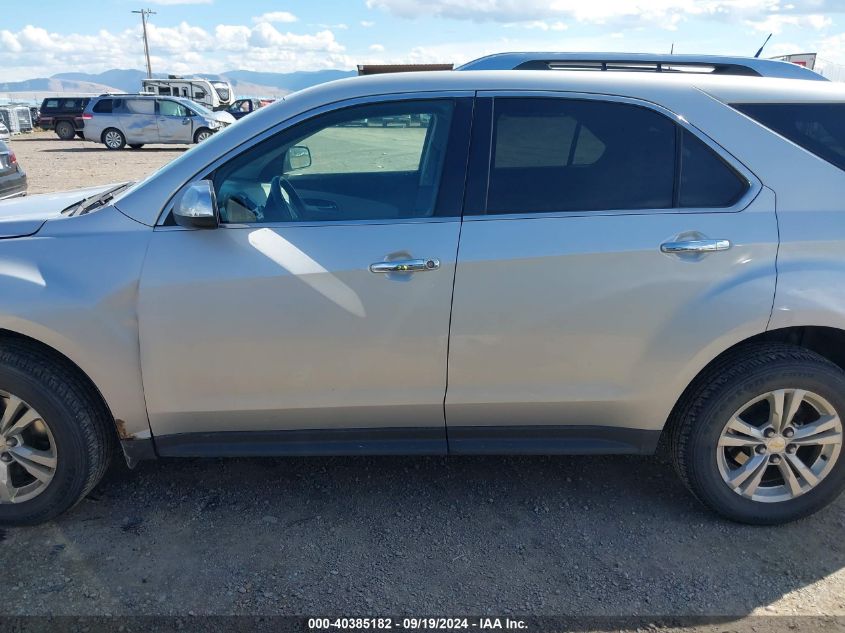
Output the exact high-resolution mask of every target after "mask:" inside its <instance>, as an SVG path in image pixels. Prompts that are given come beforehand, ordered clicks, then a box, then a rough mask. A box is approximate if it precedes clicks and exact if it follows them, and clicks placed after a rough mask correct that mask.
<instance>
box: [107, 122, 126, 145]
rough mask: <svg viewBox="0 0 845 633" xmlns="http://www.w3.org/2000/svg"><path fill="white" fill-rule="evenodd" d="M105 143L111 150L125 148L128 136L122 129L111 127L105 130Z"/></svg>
mask: <svg viewBox="0 0 845 633" xmlns="http://www.w3.org/2000/svg"><path fill="white" fill-rule="evenodd" d="M103 145H105V146H106V148H107V149H111V150H116V149H123V148H124V147H126V137H125V136H123V132H121V131H120V130H118V129H116V128H113V127H110V128H109V129H107V130H106V131H105V132H103Z"/></svg>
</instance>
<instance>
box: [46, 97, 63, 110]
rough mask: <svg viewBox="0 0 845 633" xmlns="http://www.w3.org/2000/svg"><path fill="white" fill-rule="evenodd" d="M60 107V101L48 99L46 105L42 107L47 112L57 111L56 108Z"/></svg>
mask: <svg viewBox="0 0 845 633" xmlns="http://www.w3.org/2000/svg"><path fill="white" fill-rule="evenodd" d="M58 107H59V100H58V99H48V100H47V101H45V102H44V105H43V106H42V108H43V109H44V110H46V109H48V108H50V109H55V108H58Z"/></svg>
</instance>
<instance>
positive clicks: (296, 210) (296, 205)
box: [278, 176, 307, 220]
mask: <svg viewBox="0 0 845 633" xmlns="http://www.w3.org/2000/svg"><path fill="white" fill-rule="evenodd" d="M278 185H279V187H281V188H282V189H284V190H285V193H286V194H288V199H289V200H290V206H291V207H292V208H291V215H292V216H293V218H294V219H295V220H301V219H302V217H303V216H304V215H305V212H306V211H307V207H306V206H305V202H304V201H303V200H302V198H300V197H299V194H298V193H296V189H294V188H293V185H292V184H291V182H290V180H288V179H287V178H285V177H284V176H279V180H278Z"/></svg>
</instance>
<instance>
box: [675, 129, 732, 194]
mask: <svg viewBox="0 0 845 633" xmlns="http://www.w3.org/2000/svg"><path fill="white" fill-rule="evenodd" d="M680 162H681V177H680V197H679V206H681V207H730V206H733V205H734V204H736V202H737V201H738V200H739V199H740V198H741V197H742V194H744V193H745V191H746V190H747V189H748V183H747V182H746V181H745V180H743V179H742V178H741V177H740V176H739V175H738V174H737V173H736V172H735V171H734V170H733V169H732V168H731V167H729V166H728V165H727V164H725V162H724V161H723V160H722V159H721V158H720V157H719V156H718V155H717V154H716V153H715V152H714V151H713V150H712V149H710V148H709V147H707V145H705V144H704V143H703V142H702V141H701V140H699V139H698V138H697V137H695V136H694V135H693V134H691V133H690V132H688V131H687V130H684V131H683V149H682V152H681V161H680Z"/></svg>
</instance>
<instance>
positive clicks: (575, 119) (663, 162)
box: [487, 98, 676, 213]
mask: <svg viewBox="0 0 845 633" xmlns="http://www.w3.org/2000/svg"><path fill="white" fill-rule="evenodd" d="M493 125H494V130H493V135H494V136H493V157H492V164H491V169H490V182H489V189H488V197H487V212H488V213H534V212H549V211H601V210H613V209H664V208H671V207H673V206H674V204H673V202H674V201H673V192H674V187H675V162H676V160H675V149H676V148H675V145H676V134H675V130H676V127H675V124H674V123H672V121H670V120H669V119H668V118H666V117H664V116H662V115H660V114H658V113H656V112H653V111H651V110H648V109H646V108H641V107H637V106H633V105H628V104H623V103H609V102H601V101H587V100H581V101H579V100H573V99H538V98H500V99H497V100H496V102H495V111H494V123H493Z"/></svg>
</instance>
